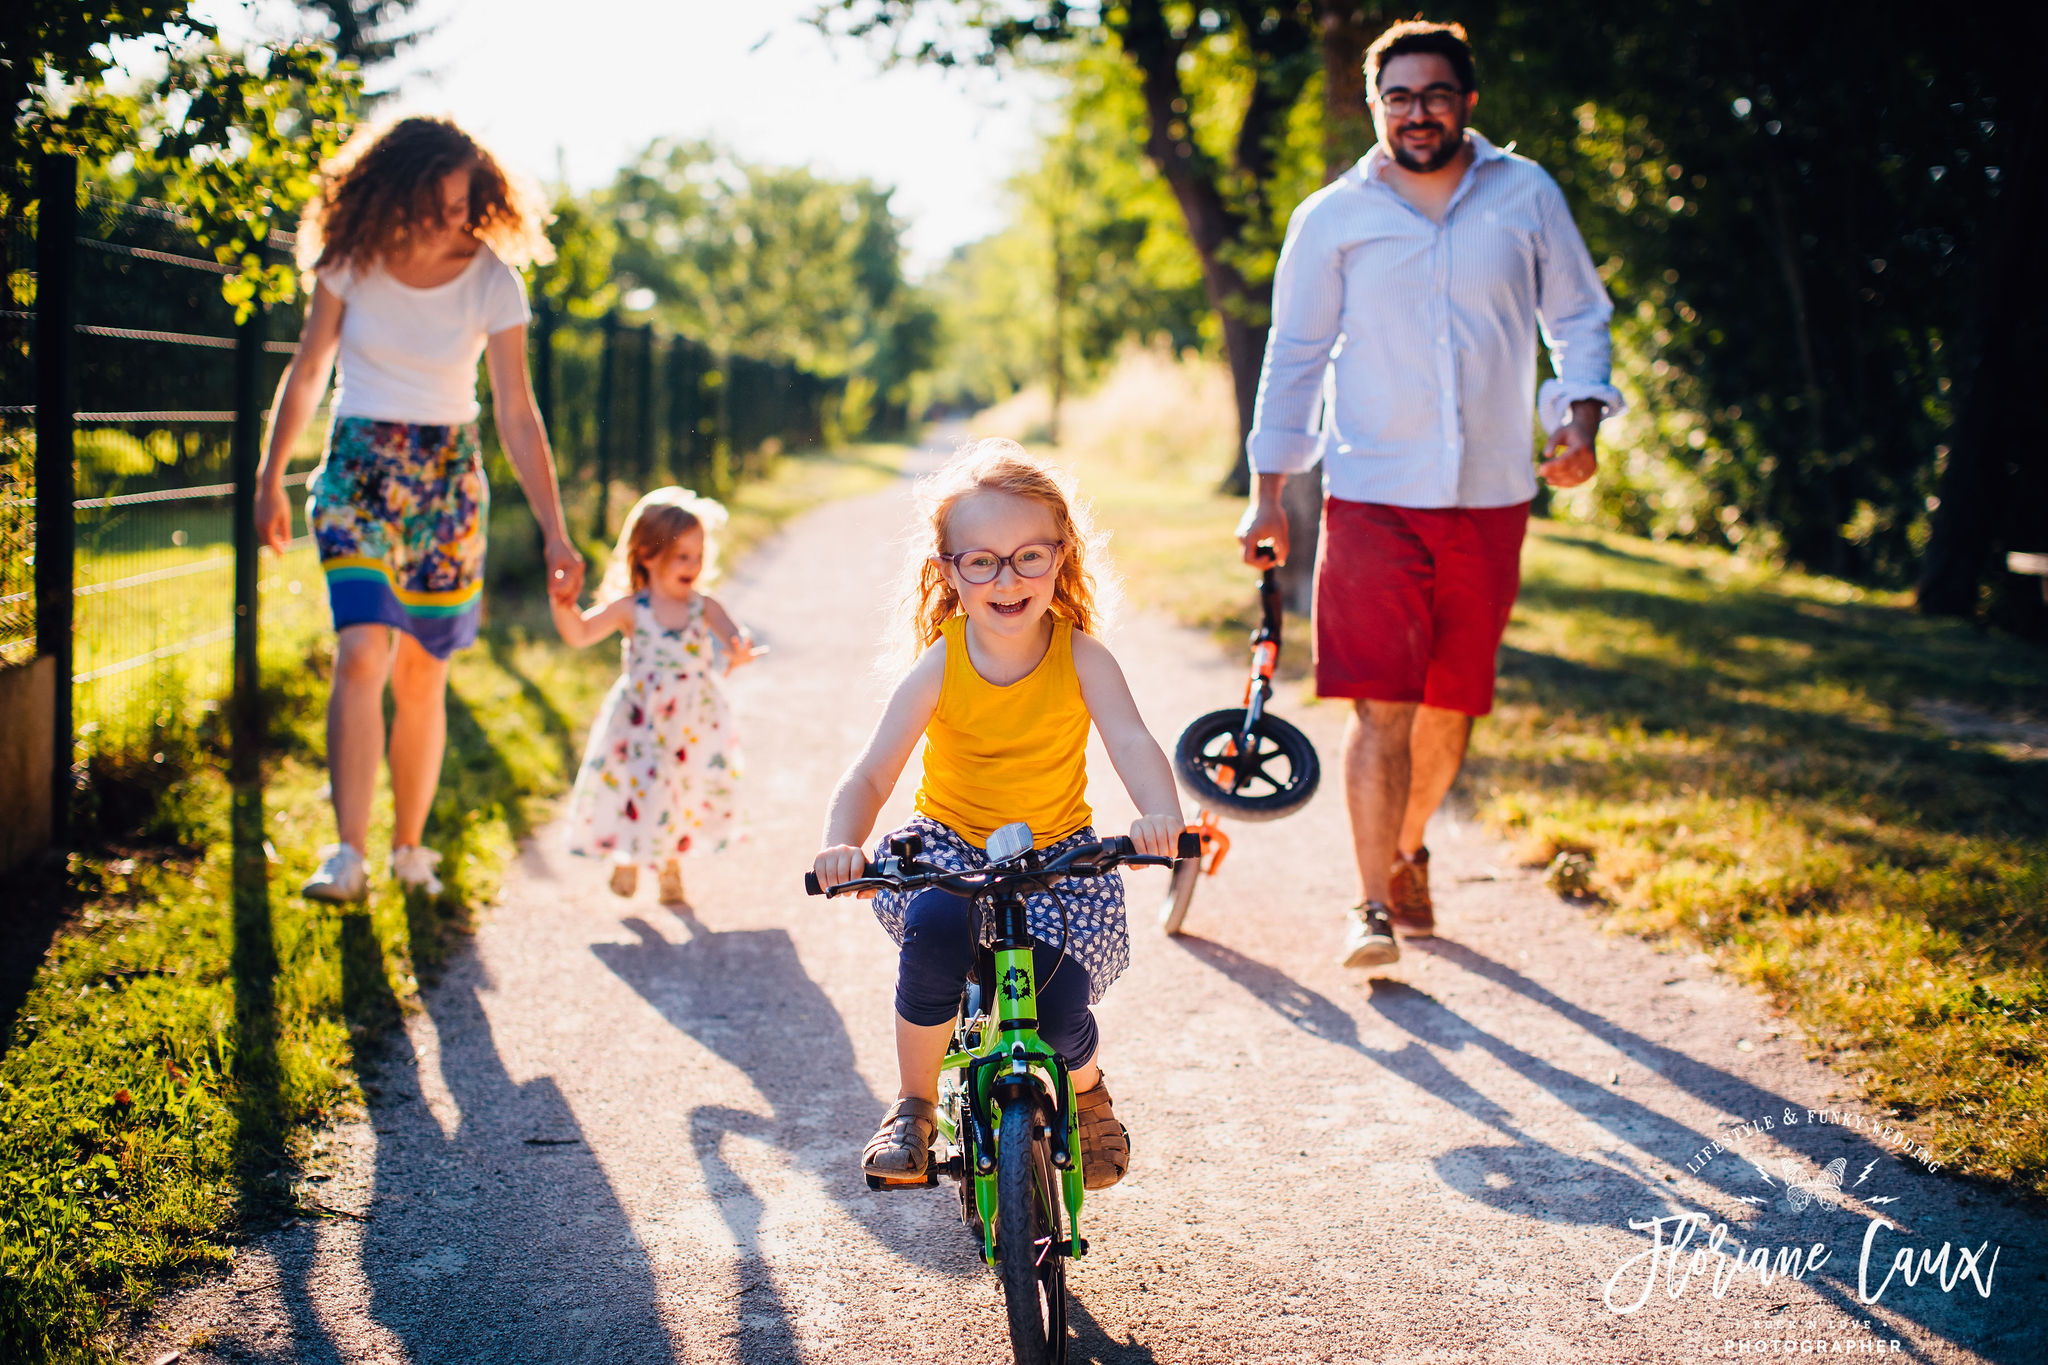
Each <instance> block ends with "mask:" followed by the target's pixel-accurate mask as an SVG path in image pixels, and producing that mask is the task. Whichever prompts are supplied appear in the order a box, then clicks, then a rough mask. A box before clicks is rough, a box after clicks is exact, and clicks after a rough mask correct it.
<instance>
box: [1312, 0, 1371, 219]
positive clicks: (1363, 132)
mask: <svg viewBox="0 0 2048 1365" xmlns="http://www.w3.org/2000/svg"><path fill="white" fill-rule="evenodd" d="M1316 8H1317V11H1318V12H1317V15H1316V22H1317V26H1318V27H1319V28H1320V29H1321V30H1322V40H1323V41H1322V46H1323V183H1324V184H1326V185H1327V184H1329V183H1330V182H1331V181H1332V180H1335V179H1336V178H1337V177H1338V176H1340V175H1342V174H1344V172H1346V171H1348V170H1350V169H1351V168H1352V167H1353V166H1354V165H1356V164H1358V158H1360V157H1362V156H1364V155H1365V154H1366V152H1368V151H1370V150H1371V148H1372V144H1373V130H1372V115H1371V113H1370V112H1369V111H1368V110H1367V109H1366V107H1365V50H1366V49H1367V48H1368V47H1371V46H1372V40H1373V39H1374V38H1376V37H1378V36H1379V33H1380V30H1382V29H1384V28H1385V27H1386V26H1387V19H1386V16H1385V15H1384V14H1383V13H1382V12H1381V11H1380V7H1379V5H1378V4H1376V3H1372V2H1371V0H1319V3H1318V5H1317V7H1316Z"/></svg>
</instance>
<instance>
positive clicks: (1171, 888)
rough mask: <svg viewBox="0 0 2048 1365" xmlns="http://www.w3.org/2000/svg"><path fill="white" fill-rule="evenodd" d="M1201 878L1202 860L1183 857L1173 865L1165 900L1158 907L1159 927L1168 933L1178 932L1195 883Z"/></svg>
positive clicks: (1186, 913) (1184, 918) (1192, 897)
mask: <svg viewBox="0 0 2048 1365" xmlns="http://www.w3.org/2000/svg"><path fill="white" fill-rule="evenodd" d="M1201 879H1202V860H1201V859H1200V858H1183V859H1181V860H1180V861H1179V862H1178V863H1175V864H1174V867H1173V880H1172V881H1171V882H1170V883H1168V884H1167V888H1166V902H1165V904H1163V905H1161V906H1160V907H1159V927H1160V928H1161V929H1164V930H1165V931H1166V932H1167V933H1168V934H1178V933H1180V926H1181V924H1182V922H1184V921H1185V920H1186V919H1187V917H1188V904H1189V903H1190V902H1191V901H1193V900H1194V898H1195V884H1196V883H1197V882H1199V881H1200V880H1201Z"/></svg>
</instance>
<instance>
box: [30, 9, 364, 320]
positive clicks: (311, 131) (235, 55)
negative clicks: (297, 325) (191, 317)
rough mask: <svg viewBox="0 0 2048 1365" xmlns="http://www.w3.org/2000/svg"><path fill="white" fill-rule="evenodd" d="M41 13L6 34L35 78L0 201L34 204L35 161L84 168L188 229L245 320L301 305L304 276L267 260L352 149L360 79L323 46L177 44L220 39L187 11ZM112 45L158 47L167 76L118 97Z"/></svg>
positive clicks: (293, 44) (292, 44) (129, 10)
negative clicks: (344, 147)
mask: <svg viewBox="0 0 2048 1365" xmlns="http://www.w3.org/2000/svg"><path fill="white" fill-rule="evenodd" d="M31 9H32V11H33V13H32V14H31V15H27V16H24V17H27V18H30V19H31V21H32V26H30V27H28V28H25V29H23V30H21V31H17V30H15V29H14V28H13V27H12V21H10V25H9V27H8V28H7V29H6V30H4V33H5V43H6V49H5V50H6V52H7V53H8V54H9V60H10V63H13V62H14V61H15V59H16V58H17V56H18V57H19V59H20V65H16V66H13V68H12V69H14V70H16V71H20V70H24V69H27V70H32V71H33V72H34V74H35V78H36V79H35V81H34V82H33V83H32V85H31V86H30V87H29V88H28V89H26V90H25V91H24V93H23V95H22V99H21V102H20V104H19V105H18V106H17V108H18V112H17V115H16V119H15V129H14V133H15V136H14V139H13V141H12V143H11V144H10V145H11V147H12V153H11V156H10V159H9V161H8V163H7V166H6V168H5V170H4V174H0V198H4V199H5V200H6V201H7V202H10V203H19V202H23V201H25V200H27V199H28V198H30V197H31V196H32V193H33V190H32V188H31V187H32V185H33V178H34V167H33V157H34V155H35V153H36V152H38V151H46V152H54V153H64V154H69V155H73V156H77V157H78V158H80V160H81V161H82V162H83V163H85V165H86V167H87V168H88V174H89V175H91V176H93V177H94V178H97V179H101V180H104V181H108V182H111V183H116V184H120V185H122V186H123V187H124V188H127V189H130V190H134V189H136V188H138V187H140V188H146V189H147V191H148V192H149V193H150V194H151V195H152V196H154V197H156V198H159V199H161V200H163V201H165V202H167V203H168V204H170V205H171V206H172V207H174V208H176V209H178V210H180V211H182V212H183V213H184V214H186V215H187V216H188V217H189V218H191V220H192V223H193V230H194V233H195V235H196V236H197V237H198V239H199V241H200V243H201V244H202V245H204V246H206V247H209V248H211V249H212V251H213V253H214V256H215V258H216V259H217V260H219V261H220V262H221V263H222V264H224V265H231V266H234V267H235V268H236V273H235V274H233V275H230V276H228V277H226V279H225V280H224V281H223V283H222V293H223V295H224V296H225V297H226V298H227V300H228V302H230V303H232V304H234V305H236V308H237V313H238V315H239V316H246V315H247V314H248V312H249V310H250V309H252V308H253V307H254V306H255V305H256V304H257V303H259V302H260V303H275V302H281V301H285V300H289V299H291V298H292V297H293V296H294V295H295V293H296V291H297V272H296V270H295V269H294V268H293V267H292V266H291V265H290V264H289V263H287V262H285V261H280V260H277V259H275V257H274V256H273V258H272V259H270V260H267V261H266V260H265V258H264V255H263V248H264V245H265V243H266V242H267V241H268V239H269V237H270V235H271V233H272V232H274V231H277V230H278V229H279V228H280V227H281V226H283V225H284V224H285V223H287V222H289V221H290V220H291V218H292V217H293V216H294V215H296V214H297V212H298V210H299V209H300V208H301V207H302V206H303V205H304V204H305V203H306V201H307V200H308V199H310V198H311V197H312V195H313V174H314V172H315V171H316V170H317V169H318V167H319V165H320V163H321V162H322V161H323V160H325V159H326V158H327V157H329V156H331V155H333V153H334V152H336V151H337V150H339V149H340V147H341V144H342V142H343V141H344V140H345V139H346V137H347V135H348V131H349V126H350V124H351V123H352V122H353V120H354V116H355V110H356V108H357V106H358V105H359V103H360V97H361V90H362V86H361V81H360V79H359V77H358V76H357V74H356V72H355V69H354V67H353V66H352V65H347V64H340V63H337V62H336V60H335V57H334V54H333V52H332V51H331V50H330V49H328V48H326V47H323V46H319V45H316V44H308V43H291V44H280V45H278V46H275V47H270V48H259V49H256V50H253V51H249V52H237V51H233V50H230V49H227V48H224V47H221V46H219V45H218V44H211V45H206V46H195V45H193V44H191V43H190V42H179V41H173V40H174V39H179V38H185V37H189V36H193V35H196V36H199V37H203V38H211V37H212V36H213V30H212V29H210V28H208V27H206V26H205V25H202V24H198V23H195V22H193V21H192V20H190V18H189V17H188V16H186V15H185V13H184V10H185V7H184V6H183V5H151V4H147V3H145V4H139V5H127V6H104V7H102V6H90V5H89V6H85V7H83V8H81V7H79V6H77V5H75V4H71V3H69V0H60V3H57V4H42V3H38V4H35V5H33V6H32V7H31ZM45 10H49V11H51V13H48V14H45V13H44V11H45ZM112 38H154V39H157V40H158V41H159V42H160V43H161V45H162V46H163V48H164V51H165V57H166V69H165V73H164V75H163V76H162V77H161V78H159V79H158V80H156V81H154V82H152V83H150V84H148V85H145V86H144V87H142V88H141V89H139V90H134V91H117V90H114V89H111V88H109V87H108V86H107V85H106V83H105V77H106V75H107V73H108V72H109V71H110V70H112V69H113V68H112V65H111V60H110V56H109V54H108V53H107V51H106V48H105V43H106V42H107V41H108V40H109V39H112Z"/></svg>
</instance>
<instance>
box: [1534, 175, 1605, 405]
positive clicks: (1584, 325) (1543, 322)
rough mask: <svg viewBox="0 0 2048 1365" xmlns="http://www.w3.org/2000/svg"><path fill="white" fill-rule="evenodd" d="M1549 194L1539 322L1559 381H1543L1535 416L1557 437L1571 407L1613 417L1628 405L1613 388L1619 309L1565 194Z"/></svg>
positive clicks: (1541, 243) (1540, 257)
mask: <svg viewBox="0 0 2048 1365" xmlns="http://www.w3.org/2000/svg"><path fill="white" fill-rule="evenodd" d="M1545 191H1546V192H1545V193H1544V194H1543V196H1542V200H1541V202H1542V208H1543V232H1542V234H1541V236H1540V237H1539V238H1538V247H1537V258H1536V318H1537V324H1538V326H1539V327H1540V328H1541V329H1542V332H1543V344H1544V345H1545V346H1546V347H1548V348H1549V350H1550V368H1551V371H1552V373H1554V374H1555V375H1556V376H1557V377H1556V378H1554V379H1546V380H1544V381H1543V387H1542V388H1541V389H1539V390H1538V391H1537V394H1536V412H1537V418H1538V420H1539V421H1541V422H1542V424H1543V429H1544V430H1545V431H1554V430H1555V429H1557V428H1558V427H1560V426H1563V425H1564V423H1565V422H1566V420H1568V419H1569V418H1570V416H1571V406H1572V404H1574V403H1577V402H1579V401H1581V400H1584V399H1593V400H1595V401H1598V402H1601V403H1605V404H1606V405H1607V410H1608V411H1609V412H1610V413H1615V412H1620V411H1621V410H1622V409H1623V408H1624V407H1626V406H1627V403H1626V401H1625V400H1624V399H1623V398H1622V396H1621V390H1619V389H1617V388H1615V387H1614V385H1613V384H1612V383H1610V382H1609V379H1610V375H1611V366H1612V362H1613V340H1612V338H1611V337H1610V335H1609V333H1608V326H1609V323H1610V321H1611V320H1612V318H1613V317H1614V304H1613V303H1612V302H1611V301H1609V299H1608V297H1607V286H1606V285H1605V284H1604V283H1602V281H1601V279H1600V272H1599V271H1598V270H1596V269H1594V267H1593V257H1592V255H1591V253H1589V252H1588V251H1587V250H1586V241H1585V238H1583V237H1581V236H1580V235H1579V227H1578V224H1576V223H1574V222H1573V221H1572V215H1571V209H1570V207H1569V206H1568V205H1567V204H1566V203H1565V201H1564V193H1563V191H1561V190H1559V189H1558V188H1557V185H1556V183H1555V182H1554V181H1553V182H1551V183H1549V184H1548V185H1546V186H1545Z"/></svg>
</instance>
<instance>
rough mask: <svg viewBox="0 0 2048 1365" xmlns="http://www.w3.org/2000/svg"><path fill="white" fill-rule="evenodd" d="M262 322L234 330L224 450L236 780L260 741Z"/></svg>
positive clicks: (252, 769) (249, 771) (257, 313)
mask: <svg viewBox="0 0 2048 1365" xmlns="http://www.w3.org/2000/svg"><path fill="white" fill-rule="evenodd" d="M263 323H264V309H263V306H262V305H261V304H258V305H256V306H255V308H254V309H253V310H252V311H251V312H250V314H249V316H248V317H247V318H245V319H243V320H242V322H241V323H240V324H239V325H237V326H236V328H235V425H234V430H233V433H232V435H231V436H230V438H229V449H228V458H229V459H230V461H231V462H232V464H233V469H234V480H235V500H234V519H235V658H234V690H233V692H232V693H231V694H230V700H229V702H228V706H229V710H230V713H231V714H230V717H229V733H230V737H231V740H232V748H231V752H230V755H229V771H230V772H231V774H232V775H233V776H234V777H235V778H236V779H237V780H245V779H247V778H250V777H253V776H254V775H255V773H256V765H257V754H258V753H259V752H261V749H262V745H263V700H262V695H263V694H262V675H261V672H260V670H259V666H258V663H257V652H256V630H257V619H258V618H257V613H256V605H257V587H256V584H257V572H256V571H257V567H258V566H257V555H258V553H259V550H258V547H257V543H256V470H257V464H258V460H259V458H260V455H261V449H260V447H261V446H262V442H263V389H262V385H263V330H264V328H263Z"/></svg>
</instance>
